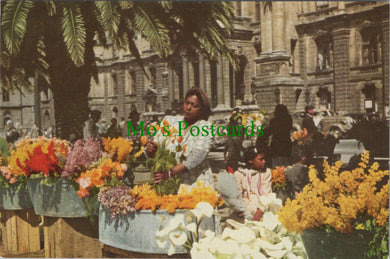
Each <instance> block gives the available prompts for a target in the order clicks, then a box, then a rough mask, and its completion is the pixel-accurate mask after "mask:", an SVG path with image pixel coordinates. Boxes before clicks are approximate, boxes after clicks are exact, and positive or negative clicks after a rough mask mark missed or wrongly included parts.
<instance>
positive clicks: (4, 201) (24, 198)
mask: <svg viewBox="0 0 390 259" xmlns="http://www.w3.org/2000/svg"><path fill="white" fill-rule="evenodd" d="M0 201H1V203H0V207H2V208H3V209H4V210H22V209H29V208H32V206H33V205H32V203H31V199H30V195H29V193H28V192H27V188H26V185H24V186H23V187H22V188H21V189H20V190H19V191H17V187H16V186H12V185H11V186H10V187H9V188H3V187H0Z"/></svg>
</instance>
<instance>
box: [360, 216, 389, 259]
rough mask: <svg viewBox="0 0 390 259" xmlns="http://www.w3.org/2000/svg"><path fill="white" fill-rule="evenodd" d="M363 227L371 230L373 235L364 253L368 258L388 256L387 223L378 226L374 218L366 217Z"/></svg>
mask: <svg viewBox="0 0 390 259" xmlns="http://www.w3.org/2000/svg"><path fill="white" fill-rule="evenodd" d="M365 229H366V230H368V231H370V232H373V233H374V237H373V238H372V240H371V241H370V243H369V247H368V251H367V253H366V255H367V257H368V258H383V259H385V258H388V255H389V224H385V226H382V227H380V226H378V225H377V223H376V219H367V221H366V224H365Z"/></svg>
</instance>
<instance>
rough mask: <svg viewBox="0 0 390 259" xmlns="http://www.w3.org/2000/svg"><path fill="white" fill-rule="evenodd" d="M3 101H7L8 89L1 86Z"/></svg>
mask: <svg viewBox="0 0 390 259" xmlns="http://www.w3.org/2000/svg"><path fill="white" fill-rule="evenodd" d="M2 95H3V102H9V90H6V89H4V88H2Z"/></svg>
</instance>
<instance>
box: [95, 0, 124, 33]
mask: <svg viewBox="0 0 390 259" xmlns="http://www.w3.org/2000/svg"><path fill="white" fill-rule="evenodd" d="M95 5H96V7H97V9H98V10H99V13H100V15H99V21H100V23H101V24H102V26H103V28H104V30H105V31H106V32H107V34H108V36H109V37H110V38H111V40H113V39H114V38H115V37H116V36H117V33H118V28H119V23H120V17H121V15H120V8H118V3H117V2H114V1H96V2H95Z"/></svg>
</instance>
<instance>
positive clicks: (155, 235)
mask: <svg viewBox="0 0 390 259" xmlns="http://www.w3.org/2000/svg"><path fill="white" fill-rule="evenodd" d="M298 137H300V136H298ZM298 139H299V138H298ZM147 141H148V139H147V138H145V137H142V138H134V139H125V138H113V139H112V138H103V139H101V140H97V139H88V140H85V141H83V140H78V141H76V142H75V143H73V144H71V143H69V142H67V141H63V140H58V139H54V138H53V139H48V138H42V137H40V138H32V139H28V138H26V139H23V140H21V141H19V142H17V143H16V145H15V147H14V149H13V150H12V151H11V155H10V157H9V159H7V161H8V165H6V164H3V165H1V167H0V171H1V176H0V188H2V189H1V197H2V210H1V215H2V221H1V222H2V225H3V229H5V232H4V233H6V234H3V243H2V247H3V248H4V244H5V247H7V250H8V251H6V253H7V254H18V253H22V252H31V251H34V249H35V250H39V249H40V243H41V242H40V235H39V228H38V224H39V223H40V219H41V218H42V219H43V234H44V235H43V236H44V240H43V241H44V253H45V257H95V258H98V257H103V256H109V257H113V256H131V255H132V256H137V257H138V256H139V257H142V256H144V257H145V256H146V257H155V256H157V257H164V256H180V257H185V256H191V257H192V258H221V257H223V258H308V257H309V258H317V256H318V255H325V256H329V257H335V258H358V257H361V256H365V257H369V258H380V257H382V256H383V255H384V254H386V253H387V251H388V250H386V249H388V246H387V242H388V236H387V235H388V215H389V214H388V213H389V206H388V198H389V192H388V175H389V173H388V171H382V170H379V168H378V164H376V163H373V164H370V163H369V162H368V161H369V155H368V153H367V154H364V155H363V156H362V161H361V163H360V164H359V167H358V168H356V169H354V170H351V171H343V170H342V169H341V166H342V164H341V163H340V162H336V163H335V164H334V165H328V163H327V162H326V161H325V162H324V168H325V169H324V172H323V174H322V172H321V175H324V178H321V179H320V178H318V176H317V174H318V173H317V171H316V170H315V169H314V167H311V168H310V170H309V176H310V183H309V184H308V185H306V186H305V187H304V189H303V191H302V192H301V193H297V194H296V199H295V200H292V201H291V200H290V199H287V201H286V203H285V205H284V206H282V200H281V199H279V198H277V197H278V196H280V193H279V194H278V195H277V192H279V191H280V190H284V189H285V188H286V176H285V168H283V167H278V168H275V169H274V170H273V171H272V175H273V185H274V186H273V190H274V192H273V193H271V194H270V195H268V196H260V197H259V200H260V203H261V204H262V206H263V207H264V208H265V209H264V213H263V216H262V217H261V219H260V221H252V220H245V222H244V221H243V222H241V223H240V222H237V221H234V220H232V219H228V220H227V221H226V224H225V225H226V226H225V228H224V229H221V224H220V218H219V215H218V207H219V206H221V205H222V204H223V203H224V201H223V200H222V199H221V197H220V194H219V193H218V192H216V191H215V190H214V189H213V188H212V187H211V186H205V185H203V184H202V183H200V182H197V184H196V186H190V185H185V184H181V183H180V178H179V177H171V178H168V179H169V180H165V181H162V182H161V183H159V184H153V183H145V184H142V185H135V186H134V185H133V184H132V179H133V176H132V172H134V171H135V170H136V168H137V166H138V165H140V164H142V165H144V166H146V167H147V168H148V169H149V170H150V173H151V174H152V173H153V172H155V171H158V170H166V169H167V168H170V167H172V166H174V165H175V164H176V163H177V160H176V157H177V156H178V154H180V157H182V156H183V154H184V151H183V149H180V148H178V149H177V152H171V151H168V149H167V148H166V145H164V143H163V144H162V145H160V146H159V149H158V152H157V153H156V155H155V156H154V157H153V158H149V159H145V157H144V156H143V151H144V145H145V144H146V142H147ZM176 141H177V142H178V143H179V141H181V140H180V139H179V138H177V139H176ZM172 143H174V141H171V144H172ZM318 175H320V174H318ZM28 207H33V208H30V209H29V210H28V209H26V208H28ZM20 213H22V214H20ZM40 216H42V217H40ZM21 221H23V222H24V224H25V225H27V226H29V228H28V229H27V228H26V229H25V228H22V227H21V226H22V225H21V223H20V222H21ZM12 224H14V225H12ZM15 226H17V227H16V228H15ZM10 231H13V232H10ZM34 231H35V232H34ZM27 233H28V234H27ZM34 235H35V237H34ZM24 236H29V237H30V236H31V237H34V238H24V239H23V242H25V243H26V244H23V245H22V244H20V242H22V241H21V239H20V240H19V237H24ZM27 243H28V245H27ZM10 245H12V246H13V247H12V246H10ZM18 246H19V247H25V246H28V247H29V248H28V249H27V250H28V251H27V250H21V249H19V248H18ZM346 246H348V247H350V248H351V249H344V248H345V247H346ZM3 253H4V252H3Z"/></svg>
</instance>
